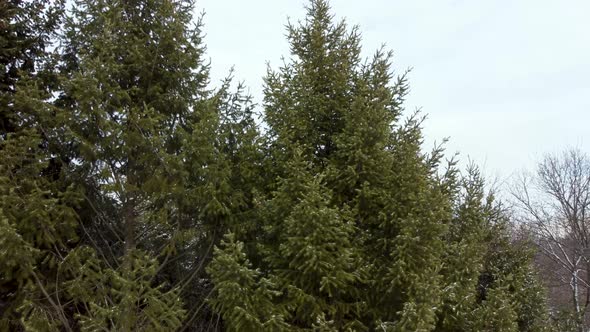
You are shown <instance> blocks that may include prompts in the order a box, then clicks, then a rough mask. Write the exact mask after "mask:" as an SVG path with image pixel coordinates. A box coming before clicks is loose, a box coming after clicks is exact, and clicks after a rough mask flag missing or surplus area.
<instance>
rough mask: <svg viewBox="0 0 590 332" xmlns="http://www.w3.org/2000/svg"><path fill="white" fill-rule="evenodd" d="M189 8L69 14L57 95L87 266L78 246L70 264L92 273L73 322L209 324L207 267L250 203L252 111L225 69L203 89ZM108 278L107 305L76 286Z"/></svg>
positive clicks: (87, 8) (89, 7)
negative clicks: (214, 84)
mask: <svg viewBox="0 0 590 332" xmlns="http://www.w3.org/2000/svg"><path fill="white" fill-rule="evenodd" d="M194 9H195V8H194V2H193V1H167V0H137V1H114V0H113V1H111V0H104V1H84V0H82V1H77V2H76V4H75V6H74V7H73V10H72V14H71V16H70V17H69V18H68V22H67V24H66V27H65V34H64V37H63V44H64V46H63V49H62V50H63V51H62V52H63V57H62V60H63V61H62V65H61V74H62V85H61V89H62V91H61V94H60V97H59V98H58V100H57V101H56V102H55V104H56V106H58V107H59V108H60V110H61V112H62V113H63V114H65V119H64V120H63V122H62V123H61V125H62V127H63V135H62V136H63V137H62V143H63V146H62V149H61V151H62V152H61V154H60V156H61V158H62V160H64V161H67V167H68V174H69V180H70V181H72V182H75V183H78V184H80V186H82V187H83V188H84V191H85V195H84V198H85V199H84V201H83V202H82V206H81V208H80V209H79V210H78V212H79V215H80V219H81V223H80V226H81V232H83V234H82V235H83V236H82V244H83V245H84V247H82V248H86V246H87V247H88V248H92V249H93V250H95V251H96V255H94V256H92V257H93V258H92V261H94V262H95V263H93V264H94V265H92V267H91V268H90V267H88V268H86V267H85V264H84V263H83V262H80V261H76V260H75V259H74V258H76V257H87V256H88V255H89V254H86V251H85V250H86V249H80V250H81V251H80V252H81V253H78V251H79V250H78V251H74V252H72V254H71V257H72V258H71V259H69V263H68V264H69V266H72V267H79V268H80V269H83V270H84V271H87V272H88V274H85V273H86V272H84V273H82V275H83V276H84V278H83V282H82V281H81V283H77V282H73V283H71V292H70V293H69V296H70V297H71V299H72V301H73V302H74V303H76V308H75V316H76V317H78V318H79V323H80V324H81V326H88V328H95V327H96V328H97V327H98V326H102V327H104V328H107V329H145V328H148V329H176V328H185V329H192V328H198V326H200V325H201V324H206V323H204V322H203V321H201V318H203V316H204V317H205V318H209V317H207V315H208V310H206V308H205V309H204V310H202V309H203V307H204V306H205V303H204V298H205V297H206V296H207V293H208V292H209V285H208V283H207V280H206V279H204V278H203V274H204V267H205V266H206V265H207V261H208V260H209V257H210V256H211V254H212V250H211V249H212V246H213V243H215V242H216V241H218V239H220V238H221V235H222V234H223V233H224V232H225V230H226V229H228V228H229V227H230V226H231V223H232V222H234V221H235V220H234V219H239V220H238V221H235V223H236V224H238V223H239V221H240V220H242V219H241V217H240V213H241V212H242V211H244V210H247V207H248V206H249V205H250V204H251V200H252V197H253V192H254V191H255V190H254V189H253V184H252V181H255V179H254V177H251V176H250V175H249V174H248V173H252V172H253V170H252V169H251V168H254V167H255V166H254V164H255V163H256V160H255V159H256V158H257V155H258V152H257V148H256V144H257V143H256V139H257V131H256V128H255V124H254V122H253V120H252V115H251V113H252V108H251V105H250V102H249V99H248V98H247V97H245V96H244V94H243V92H242V90H243V89H242V87H241V86H239V87H238V90H237V91H231V86H232V85H231V79H228V80H226V81H225V82H223V83H222V86H221V88H220V89H219V90H217V91H213V90H210V89H209V88H207V85H208V84H209V77H208V72H209V67H208V64H207V63H206V62H205V58H204V46H203V44H202V36H201V22H200V20H198V21H196V22H194V21H193V18H194V16H193V11H194ZM243 179H245V180H243ZM234 212H235V213H234ZM78 259H82V258H78ZM89 260H90V259H89ZM70 270H71V271H74V270H75V269H73V268H71V269H70ZM114 280H118V283H117V285H119V286H117V287H115V288H113V289H111V290H109V291H107V292H106V293H104V294H103V295H104V296H105V297H106V298H108V299H109V301H111V302H112V304H111V305H109V306H106V307H105V306H104V305H99V304H98V301H99V300H98V299H99V298H97V297H92V296H91V293H88V292H87V293H83V292H82V293H81V291H82V290H84V289H85V287H83V286H82V285H84V283H86V284H93V283H94V284H96V285H98V286H97V287H106V285H108V284H109V283H111V282H114ZM134 283H139V285H141V287H142V289H144V291H142V292H139V291H138V290H139V289H138V288H137V287H135V286H134ZM100 285H102V286H100ZM178 296H180V297H181V299H182V301H176V300H174V299H176V297H178ZM146 303H153V304H154V305H153V306H148V305H147V304H146ZM189 305H190V306H189ZM108 310H112V311H111V312H109V311H108ZM158 316H161V317H167V319H166V320H165V321H164V320H162V321H159V320H158V319H154V317H158ZM205 318H203V319H205ZM105 321H106V322H107V323H105ZM101 322H102V323H101ZM84 324H86V325H84ZM100 324H103V325H100ZM104 324H106V325H104Z"/></svg>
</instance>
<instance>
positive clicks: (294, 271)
mask: <svg viewBox="0 0 590 332" xmlns="http://www.w3.org/2000/svg"><path fill="white" fill-rule="evenodd" d="M288 31H289V34H288V38H289V41H290V43H291V51H292V59H291V62H289V63H287V64H286V65H285V66H284V67H282V68H281V69H280V70H279V71H278V72H273V71H269V74H268V76H267V78H266V87H265V105H264V107H265V114H266V120H267V122H268V125H269V131H268V142H269V149H268V151H269V153H268V155H269V156H270V157H271V165H272V166H271V167H272V173H271V174H274V175H275V176H277V177H278V178H279V182H278V183H280V184H279V187H278V188H276V187H274V190H275V194H274V195H273V197H271V198H270V200H269V201H268V203H267V204H268V206H269V211H272V212H270V213H268V214H269V215H271V216H272V217H270V218H264V217H262V218H261V219H263V220H264V222H263V224H264V225H265V228H264V230H263V234H261V236H260V237H259V238H258V241H259V242H260V243H262V245H261V246H260V247H259V248H258V250H256V249H253V250H251V252H250V255H251V257H252V262H254V263H257V264H258V265H256V266H255V268H259V269H260V271H261V273H262V276H263V277H265V278H269V279H271V280H277V281H276V283H275V284H276V285H278V286H277V287H279V291H281V292H282V294H283V297H281V298H280V299H277V300H276V301H277V305H283V306H287V307H286V308H287V310H288V312H289V316H287V318H286V319H287V322H288V323H289V324H290V326H291V328H312V327H313V326H314V324H320V325H321V326H323V327H324V328H326V329H335V330H341V329H352V330H357V329H361V330H362V329H375V328H377V326H382V327H386V328H391V329H398V330H420V329H428V328H431V327H432V326H434V323H435V320H436V315H435V308H436V306H437V305H438V304H439V302H440V300H439V298H440V295H439V293H440V289H439V287H440V283H439V279H440V277H439V276H438V273H437V272H438V270H439V269H440V259H439V256H440V254H439V252H440V249H441V248H442V240H441V234H442V232H443V231H444V223H443V222H442V220H444V219H445V218H450V204H449V203H448V199H445V195H444V193H443V192H442V190H441V189H440V188H439V186H437V184H438V182H437V178H436V177H435V176H434V174H435V173H436V167H437V160H435V159H436V158H439V157H438V155H436V156H433V157H432V158H429V157H428V156H426V155H423V154H422V152H421V150H420V149H421V143H422V138H421V133H420V122H419V121H418V119H417V118H410V119H409V120H408V121H406V122H405V123H401V122H400V121H401V120H400V117H401V112H402V107H401V102H402V101H403V97H404V95H405V92H406V90H407V86H406V82H405V77H404V76H402V77H400V78H399V79H398V80H393V77H392V74H391V66H390V62H391V53H387V52H382V51H379V52H377V53H376V55H375V57H374V58H373V59H372V60H370V61H367V62H362V60H361V58H360V45H359V43H360V37H359V35H358V32H357V29H356V28H353V29H351V30H349V29H348V28H347V26H346V24H345V23H344V22H339V23H334V22H333V18H332V15H331V13H330V12H329V6H328V4H327V2H326V1H312V2H311V4H310V5H309V7H308V13H307V16H306V19H305V21H304V22H302V23H301V24H300V25H290V26H289V28H288ZM299 151H300V152H299ZM295 155H297V156H298V157H297V158H295V157H294V156H295ZM298 158H299V159H303V161H305V162H306V163H308V166H306V169H307V170H306V172H309V173H311V178H310V179H315V180H313V181H312V182H311V183H310V180H305V178H301V177H300V175H299V174H302V173H301V172H303V171H304V169H302V168H301V167H297V168H296V169H297V171H296V170H294V169H293V168H292V167H293V166H292V160H297V159H298ZM303 174H304V173H303ZM317 181H319V183H317ZM314 182H316V183H317V184H315V185H313V186H311V187H310V189H311V188H315V189H313V190H312V191H309V190H310V189H306V190H302V189H296V188H297V186H303V187H305V186H310V184H313V183H314ZM285 183H292V185H291V186H296V187H294V188H293V187H285ZM271 188H272V186H271ZM289 188H290V189H289ZM322 188H324V189H322ZM322 192H325V194H322ZM322 196H323V197H324V198H322V199H321V200H319V201H317V202H316V203H313V204H311V203H312V200H316V199H320V197H322ZM281 197H284V198H281ZM279 202H280V203H279ZM271 207H274V208H271ZM314 209H315V210H317V211H315V212H314V211H313V210H314ZM318 209H319V210H318ZM290 211H294V212H296V214H293V215H292V214H291V213H292V212H290ZM338 220H340V221H338ZM306 223H310V224H309V225H308V226H306V225H307V224H306ZM290 225H293V226H290ZM295 226H297V227H295ZM325 227H328V228H326V229H325V230H324V231H321V232H319V233H316V230H322V229H324V228H325ZM297 228H301V231H303V230H306V229H307V228H312V229H307V230H306V232H310V233H309V234H308V235H306V236H302V235H297V234H298V233H297V234H291V232H296V229H297ZM313 234H315V236H319V234H324V236H325V238H324V241H325V242H326V243H325V244H324V245H322V246H320V247H316V245H317V244H316V243H317V241H318V240H316V237H314V236H312V235H313ZM330 234H340V235H338V236H336V237H334V238H331V237H330V236H331V235H330ZM352 234H354V236H351V235H352ZM338 238H339V239H340V240H337V239H338ZM340 241H344V242H340ZM320 242H321V241H320ZM311 248H315V249H314V250H315V251H317V253H315V254H314V255H313V256H306V255H305V254H304V253H305V252H308V251H307V249H309V250H311ZM322 250H329V252H331V254H328V253H326V255H322V254H321V253H322ZM220 253H221V252H220ZM296 253H297V254H296ZM291 254H296V255H295V256H293V257H291V256H290V255H291ZM316 255H317V256H316ZM333 255H335V256H336V257H339V261H330V259H329V257H332V256H333ZM337 262H338V263H337ZM309 264H312V266H314V264H317V265H318V266H320V267H321V266H326V267H329V268H330V269H334V270H335V271H341V272H338V273H335V274H334V275H333V276H330V279H326V280H332V281H331V283H333V284H334V285H339V287H333V290H332V291H331V292H329V293H327V294H324V292H325V291H326V290H329V289H330V288H327V286H323V285H322V284H318V283H317V282H320V281H321V280H323V279H322V278H326V277H328V275H326V276H325V277H323V276H322V275H321V274H320V275H316V274H317V273H318V271H316V270H314V269H312V268H308V267H309ZM300 280H301V281H304V280H309V281H311V280H315V281H316V283H309V282H307V284H306V285H300V284H298V282H300ZM213 281H214V283H217V282H220V280H216V279H215V278H214V279H213ZM225 282H227V280H225ZM293 288H296V289H297V290H294V289H293ZM335 289H338V292H337V293H333V292H334V290H335ZM297 292H300V293H301V295H300V297H301V298H302V299H306V300H305V302H301V300H299V302H289V300H287V299H289V298H290V297H291V296H292V294H297ZM289 303H291V304H290V305H288V304H289ZM322 303H325V304H323V305H321V304H322ZM218 307H220V308H223V307H224V306H222V305H218ZM222 313H223V312H222ZM224 316H226V315H225V313H224ZM228 324H229V325H233V324H237V323H236V322H228ZM234 326H235V325H234Z"/></svg>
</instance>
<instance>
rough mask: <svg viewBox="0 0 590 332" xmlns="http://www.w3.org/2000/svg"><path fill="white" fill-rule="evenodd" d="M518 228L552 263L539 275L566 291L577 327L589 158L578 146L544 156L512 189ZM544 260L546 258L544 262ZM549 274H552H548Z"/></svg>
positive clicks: (586, 275) (588, 247)
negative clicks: (521, 224)
mask: <svg viewBox="0 0 590 332" xmlns="http://www.w3.org/2000/svg"><path fill="white" fill-rule="evenodd" d="M512 195H513V197H514V198H515V200H516V205H517V207H518V208H519V212H520V213H519V218H520V219H521V221H522V222H523V226H524V227H527V229H528V231H529V232H530V234H532V235H533V237H534V238H535V240H536V241H537V244H538V246H539V249H540V252H541V253H543V254H544V255H545V256H546V258H548V259H549V260H550V261H551V262H553V264H551V265H550V266H553V268H552V269H551V270H548V269H547V267H548V266H547V265H545V271H541V273H542V274H545V275H547V276H548V277H552V278H553V279H554V280H559V281H561V285H560V286H561V288H562V289H563V288H566V289H568V292H569V296H568V297H569V299H568V301H567V302H568V304H569V309H570V311H572V312H573V314H574V317H575V320H576V325H577V329H578V331H581V332H582V331H586V326H588V321H590V319H589V317H588V316H590V315H588V312H589V311H590V218H589V214H590V157H589V156H588V155H587V154H584V153H583V152H581V151H580V150H577V149H570V150H567V151H566V152H564V153H562V154H553V155H546V156H545V157H544V158H543V159H542V160H541V162H540V163H539V164H538V168H537V170H536V172H535V173H534V174H523V175H522V176H521V177H520V178H519V179H518V181H517V183H516V185H515V186H514V187H513V188H512ZM545 261H547V260H545ZM548 274H552V275H551V276H549V275H548Z"/></svg>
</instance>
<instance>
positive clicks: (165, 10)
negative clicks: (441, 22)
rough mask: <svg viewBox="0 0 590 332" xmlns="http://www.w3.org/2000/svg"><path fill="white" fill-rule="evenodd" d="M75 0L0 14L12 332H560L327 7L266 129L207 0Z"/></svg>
mask: <svg viewBox="0 0 590 332" xmlns="http://www.w3.org/2000/svg"><path fill="white" fill-rule="evenodd" d="M67 4H68V6H67V7H68V8H69V9H68V11H65V10H64V8H65V5H66V3H64V2H63V1H49V0H48V1H43V0H31V1H20V0H8V1H4V2H0V63H1V64H2V69H1V70H0V331H4V330H6V331H221V330H228V331H400V332H401V331H441V332H442V331H444V332H450V331H530V332H532V331H548V330H549V329H550V325H549V324H548V323H547V308H546V306H545V299H544V293H543V289H542V287H541V286H540V284H539V281H538V280H537V277H536V274H535V271H534V270H533V269H532V267H531V264H530V263H531V260H532V256H533V252H532V251H531V250H530V246H529V244H528V243H526V241H520V242H519V241H515V240H514V239H513V237H512V234H511V232H510V224H509V215H508V214H507V213H506V212H505V211H504V210H502V208H501V204H499V203H497V202H496V201H495V200H494V198H493V195H490V194H487V193H486V190H485V188H486V184H485V182H484V180H483V178H482V176H481V175H480V174H479V172H478V170H477V168H476V167H470V168H468V170H467V172H466V173H465V174H461V172H460V171H459V170H458V168H457V166H456V161H455V160H450V161H448V162H447V165H443V163H444V162H445V159H444V151H443V149H442V147H439V146H437V147H435V148H434V149H433V150H432V151H431V152H429V153H425V152H424V147H423V134H422V123H423V119H424V118H423V117H422V116H421V115H420V113H419V112H415V113H411V114H406V113H405V110H404V105H403V102H404V98H405V96H406V94H407V92H408V83H407V72H401V73H399V75H398V74H397V73H395V72H394V70H393V66H392V53H391V52H388V51H386V50H384V49H379V50H377V51H376V52H375V53H374V55H373V56H372V57H370V58H367V59H364V58H363V57H362V56H361V53H362V50H361V37H360V34H359V32H358V28H356V27H349V26H348V25H347V24H346V22H344V21H336V20H335V19H334V17H333V15H332V14H331V11H330V7H329V5H328V3H327V1H325V0H311V1H310V2H309V5H308V7H307V15H306V16H305V18H304V19H303V20H302V21H301V22H298V23H296V24H295V23H290V24H288V27H287V38H288V41H289V43H290V46H291V48H290V56H289V57H288V58H287V59H286V60H285V61H284V63H283V65H282V66H281V67H279V68H277V69H276V70H273V69H272V68H270V67H269V69H268V71H267V73H266V77H265V85H264V101H263V104H262V109H263V114H262V115H263V116H262V118H261V120H262V121H263V122H262V126H261V128H264V129H263V130H259V128H258V125H257V123H256V121H255V119H256V116H255V112H254V105H253V103H252V101H251V100H250V97H249V96H247V95H246V94H245V93H244V91H245V87H244V86H242V85H241V84H235V83H234V82H233V79H232V76H233V73H232V72H230V73H229V75H228V78H227V79H225V80H223V81H222V82H220V84H219V87H218V88H211V87H209V86H210V82H209V81H210V79H209V63H208V61H207V58H206V56H205V46H204V44H203V35H204V33H203V32H202V29H203V26H202V24H201V20H200V18H198V17H197V18H196V17H195V16H194V11H195V3H194V1H192V0H76V1H72V2H68V3H67ZM57 42H59V43H57Z"/></svg>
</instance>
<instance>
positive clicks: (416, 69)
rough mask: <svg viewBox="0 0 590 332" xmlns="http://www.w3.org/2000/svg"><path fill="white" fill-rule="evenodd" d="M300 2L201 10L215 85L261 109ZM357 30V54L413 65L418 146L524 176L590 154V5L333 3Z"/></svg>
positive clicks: (204, 2) (565, 1) (213, 0)
mask: <svg viewBox="0 0 590 332" xmlns="http://www.w3.org/2000/svg"><path fill="white" fill-rule="evenodd" d="M305 3H306V2H305V1H300V0H253V1H244V0H200V1H198V2H197V5H198V7H199V10H202V11H204V12H205V13H206V15H205V29H204V31H205V33H206V35H207V36H206V39H205V42H206V44H207V48H208V55H209V56H210V57H211V60H212V77H213V80H214V82H215V83H217V82H218V81H219V80H220V79H221V78H222V77H224V76H225V75H226V74H227V72H228V71H229V69H230V67H232V66H234V67H235V70H236V71H235V76H236V78H237V79H239V80H243V81H244V82H245V83H246V85H247V86H248V87H249V88H250V92H251V94H252V95H253V96H254V99H255V101H256V102H258V103H261V100H262V93H261V90H262V76H263V75H264V73H265V71H266V63H267V62H269V63H270V65H271V67H273V68H277V67H278V66H279V65H280V58H281V56H285V57H288V55H289V54H288V44H287V41H286V39H285V29H284V25H285V24H286V22H287V19H288V18H290V20H291V21H292V22H295V21H297V20H299V19H302V18H303V17H304V14H305V10H304V7H303V6H304V5H305ZM331 6H332V11H333V13H334V14H335V15H336V18H345V19H346V20H347V22H348V23H349V24H351V25H358V26H359V27H360V31H361V33H362V36H363V40H362V45H363V51H364V53H365V55H370V54H372V53H373V52H374V51H375V50H376V49H377V48H378V47H379V46H380V45H381V44H385V45H386V46H387V48H389V49H392V50H393V51H394V53H395V59H394V67H395V68H396V70H397V71H398V72H402V71H403V70H405V69H406V68H409V67H412V68H413V70H412V72H411V74H410V86H411V93H410V95H409V97H408V100H407V103H406V109H407V112H406V113H408V114H409V113H410V112H411V111H412V110H413V109H415V108H422V110H423V112H424V113H426V114H428V120H427V122H426V123H425V125H424V127H425V133H426V144H425V145H426V147H430V146H432V145H433V144H434V142H435V141H437V142H440V140H441V139H442V138H444V137H449V138H450V142H449V144H448V145H447V150H448V152H449V153H454V152H459V153H460V158H461V159H462V160H466V159H467V158H470V159H471V160H473V161H475V162H476V163H477V164H479V165H480V166H482V167H483V168H484V170H485V173H487V174H488V175H489V176H492V177H499V178H500V179H506V178H507V177H509V176H510V175H511V174H513V173H514V172H515V171H519V170H522V169H523V168H528V169H532V168H533V166H534V164H535V161H536V160H538V159H539V158H540V157H541V156H542V155H543V154H544V153H546V152H556V151H560V150H562V149H565V148H566V147H572V146H573V147H577V148H580V149H581V150H583V151H584V152H586V153H590V130H589V125H590V18H589V16H588V14H589V13H590V1H588V0H560V1H557V0H551V1H550V0H526V1H524V0H522V1H519V0H511V1H510V0H485V1H466V0H455V1H451V0H430V1H425V0H413V1H395V0H364V1H352V0H332V1H331Z"/></svg>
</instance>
